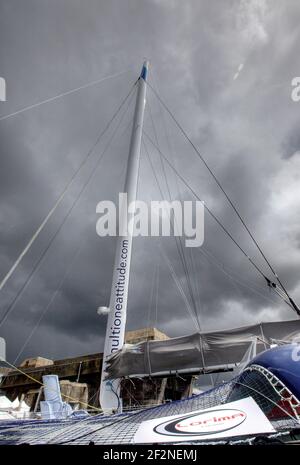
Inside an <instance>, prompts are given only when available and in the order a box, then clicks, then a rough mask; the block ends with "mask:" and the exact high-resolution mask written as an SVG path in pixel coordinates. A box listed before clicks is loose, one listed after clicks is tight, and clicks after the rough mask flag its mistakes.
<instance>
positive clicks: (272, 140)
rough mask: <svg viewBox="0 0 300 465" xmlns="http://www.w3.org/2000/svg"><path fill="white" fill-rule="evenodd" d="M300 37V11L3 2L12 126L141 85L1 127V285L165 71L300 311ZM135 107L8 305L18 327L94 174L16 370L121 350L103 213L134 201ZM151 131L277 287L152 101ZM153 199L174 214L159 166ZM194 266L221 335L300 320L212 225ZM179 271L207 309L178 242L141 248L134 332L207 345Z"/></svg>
mask: <svg viewBox="0 0 300 465" xmlns="http://www.w3.org/2000/svg"><path fill="white" fill-rule="evenodd" d="M299 24H300V5H299V2H298V0H287V1H285V2H283V1H281V0H272V1H268V0H247V1H246V0H225V1H219V0H185V1H184V2H183V1H181V0H177V1H176V0H172V1H171V0H148V1H147V0H109V1H104V0H103V1H102V0H27V1H26V2H24V1H22V0H0V76H2V77H4V78H5V80H6V83H7V101H6V102H0V117H1V116H4V115H7V114H10V113H12V112H15V111H17V110H19V109H21V108H24V107H27V106H30V105H32V104H35V103H38V102H40V101H43V100H45V99H48V98H51V97H53V96H56V95H58V94H61V93H64V92H66V91H68V90H71V89H74V88H77V87H80V86H82V85H84V84H86V83H89V82H92V81H94V80H98V79H100V78H102V77H105V76H109V75H112V74H114V73H119V72H121V71H126V72H125V73H124V74H122V75H121V76H117V77H115V78H111V79H108V80H107V81H105V82H102V83H99V84H97V85H95V86H92V87H89V88H86V89H83V90H81V91H79V92H76V93H73V94H70V95H67V96H65V97H63V98H59V99H57V100H54V101H52V102H50V103H46V104H43V105H40V106H38V107H36V108H33V109H31V110H28V111H25V112H22V113H20V114H18V115H16V116H12V117H10V118H7V119H4V120H1V121H0V141H1V143H0V164H1V165H0V192H1V194H0V273H1V276H4V275H5V273H6V272H7V271H8V269H9V268H10V266H11V265H12V264H13V262H14V260H15V259H16V258H17V256H18V255H19V253H20V252H21V251H22V249H23V248H24V246H25V245H26V243H27V242H28V240H29V239H30V237H31V236H32V234H33V233H34V231H35V230H36V228H37V227H38V226H39V224H40V223H41V222H42V220H43V219H44V217H45V216H46V214H47V213H48V212H49V210H50V209H51V207H52V206H53V205H54V203H55V201H56V200H57V198H58V196H59V195H60V193H61V192H62V190H63V189H64V187H65V185H66V184H67V183H68V181H69V180H70V178H71V177H72V174H73V173H74V172H75V170H76V168H77V167H78V166H79V164H80V162H81V161H82V160H83V158H84V157H85V156H86V154H87V153H88V151H89V149H90V148H91V147H92V146H93V144H94V142H95V140H96V138H97V135H98V134H99V132H100V131H101V130H102V129H103V128H104V126H105V124H106V123H107V121H108V120H109V118H110V117H111V115H112V114H113V112H114V111H115V109H116V108H117V107H118V105H119V104H120V102H121V100H122V99H123V98H124V97H125V95H126V94H127V93H128V91H129V90H130V88H131V86H132V84H133V83H134V81H135V80H136V78H137V76H138V74H139V72H140V68H141V66H142V62H143V59H144V57H147V58H149V59H150V61H151V70H150V77H149V79H150V82H152V85H153V86H155V88H156V89H157V91H158V92H159V94H160V95H161V97H162V98H163V99H164V101H165V102H166V103H167V105H168V106H169V107H170V109H171V110H172V112H173V113H174V114H175V116H176V118H177V119H178V120H179V121H180V122H181V124H182V125H183V127H184V128H185V130H186V131H187V132H188V134H189V135H190V137H191V139H192V140H193V142H194V143H195V144H196V145H197V147H198V148H199V150H200V151H201V153H202V154H203V155H204V156H205V158H206V160H207V161H208V163H209V165H210V166H211V168H212V169H213V170H214V172H215V174H216V175H217V177H218V178H219V180H220V181H221V182H222V184H223V186H224V188H225V190H226V191H227V192H228V194H229V195H230V197H231V198H232V199H233V201H234V202H235V203H236V205H237V207H238V208H239V210H240V212H241V213H242V215H243V217H244V218H245V219H246V221H247V223H248V225H249V227H250V229H251V230H252V231H253V232H254V234H255V236H256V238H257V240H258V242H259V243H260V244H261V246H262V248H263V250H264V251H265V253H266V255H267V257H269V258H270V261H271V262H272V264H273V265H274V267H275V268H276V270H277V272H278V274H279V276H280V277H281V279H282V281H283V282H284V283H285V284H286V286H287V288H288V290H289V292H290V293H291V295H292V296H293V298H294V299H295V300H296V301H298V303H299V302H300V273H299V263H300V232H299V231H300V229H299V228H300V206H299V197H300V182H299V180H300V136H299V114H300V102H299V103H296V102H294V101H292V99H291V91H292V87H291V80H292V78H293V77H295V76H299V75H300V59H299V46H298V44H299V40H300V28H299ZM133 103H134V102H133V101H131V103H130V106H129V108H128V111H127V113H126V114H125V116H124V119H123V120H122V122H121V123H120V128H119V132H118V133H117V135H116V137H115V139H114V140H113V142H112V144H111V146H110V148H109V149H108V150H107V152H106V154H105V156H104V158H103V160H102V162H101V163H100V165H99V166H98V168H97V169H95V168H94V166H95V164H96V163H97V160H98V157H99V156H100V155H101V153H102V150H103V148H104V147H105V144H106V142H107V140H108V137H109V134H107V135H106V137H104V139H103V141H101V143H100V144H99V145H98V146H97V147H96V150H95V151H94V152H93V156H92V157H90V161H89V163H88V164H87V165H86V166H85V167H84V169H83V170H82V172H81V173H80V175H79V176H78V177H77V178H76V182H75V183H74V184H73V186H72V188H71V189H70V191H69V192H68V195H67V197H66V199H65V200H64V202H63V205H61V206H60V207H59V209H58V211H57V212H56V213H55V215H54V217H53V218H52V219H51V221H50V223H49V224H48V225H47V227H46V229H45V231H43V233H42V235H41V236H40V237H39V239H38V240H37V241H36V243H35V244H34V246H33V247H32V249H31V250H30V253H29V254H28V255H27V256H26V258H25V259H24V260H23V262H22V265H21V266H20V267H19V268H18V270H17V271H16V272H15V273H14V275H13V276H12V278H11V279H10V280H9V282H8V283H7V285H6V287H5V288H4V289H3V290H2V292H1V294H0V299H1V300H0V311H1V315H3V314H4V313H5V311H6V308H7V306H8V305H9V303H10V302H11V301H12V299H13V298H14V296H15V295H16V293H17V292H18V291H19V290H20V288H21V287H22V286H23V284H24V282H25V281H26V279H27V278H28V276H29V275H30V273H31V271H32V269H33V266H34V264H35V263H36V261H37V260H38V259H39V257H40V255H41V254H42V253H43V251H44V250H45V248H46V247H47V244H48V243H49V240H50V239H51V237H52V236H53V234H54V233H55V231H56V230H57V229H58V227H59V225H60V224H61V222H62V220H63V218H64V216H65V215H66V213H67V211H68V209H69V208H70V206H71V205H72V202H73V200H74V198H76V196H77V195H78V192H79V191H80V190H81V188H82V185H83V184H84V183H85V181H86V179H87V178H88V177H89V175H90V173H91V172H93V173H94V175H93V177H92V179H91V181H90V183H89V184H88V186H87V188H86V189H85V190H84V192H83V194H82V196H81V197H80V200H79V201H78V202H77V203H76V206H75V207H74V208H73V210H72V213H71V215H70V217H69V218H68V220H67V221H66V222H65V224H64V226H63V227H62V229H61V230H60V232H59V234H58V235H57V237H56V239H55V240H54V241H53V243H52V245H51V247H50V248H49V250H48V251H47V253H46V254H45V255H44V258H43V259H42V261H41V264H40V266H39V267H38V270H37V271H36V272H35V273H34V274H33V276H32V278H31V279H30V281H29V283H28V285H26V287H25V289H24V292H22V293H21V294H20V297H19V298H18V300H17V301H16V304H15V305H14V307H13V309H12V311H11V312H10V314H9V316H8V318H7V320H6V321H5V322H4V324H3V325H2V326H1V327H0V336H3V337H5V339H6V341H7V352H8V359H9V360H11V361H14V359H15V357H16V356H17V354H18V353H19V351H20V349H21V348H22V346H23V344H24V343H25V342H26V341H27V339H28V343H27V344H26V347H25V349H24V350H23V351H22V353H21V355H20V360H21V359H23V358H25V357H26V356H36V355H40V356H44V357H49V358H59V357H67V356H73V355H74V356H75V355H79V354H86V353H93V352H98V351H101V350H102V348H103V336H104V331H105V324H106V317H104V316H98V315H97V314H96V309H97V307H98V306H99V305H108V302H109V295H110V283H111V274H112V264H113V257H114V239H111V238H100V237H98V236H97V235H96V221H97V215H96V205H97V203H98V202H99V201H100V200H104V199H115V197H116V195H117V193H118V192H119V191H122V189H123V184H124V175H125V167H126V159H127V156H128V145H129V136H130V120H131V117H132V111H133ZM149 108H150V109H151V113H152V117H153V120H154V126H155V129H156V130H154V128H153V125H152V120H151V115H150V113H149ZM145 126H146V129H147V131H148V132H149V133H150V134H152V136H153V137H155V135H156V136H157V138H158V141H159V145H160V147H161V150H163V151H164V153H165V154H166V156H168V157H169V158H170V159H172V160H173V162H174V163H175V164H176V166H177V168H178V169H179V171H180V173H181V174H182V175H183V176H184V177H185V178H186V179H187V180H188V182H189V183H190V185H191V186H192V187H193V188H194V189H195V190H196V191H197V193H198V194H199V195H200V197H201V198H202V199H203V200H205V201H206V203H207V205H208V206H209V207H210V208H211V209H212V210H213V211H214V212H215V213H216V214H217V215H219V217H220V218H221V219H222V221H223V222H224V224H226V227H228V228H229V229H230V231H231V232H232V234H233V235H234V236H235V237H236V238H237V240H238V241H239V243H241V244H242V246H243V247H244V248H245V250H246V251H247V253H249V255H250V256H251V257H253V259H254V260H255V261H256V263H257V264H258V265H259V266H260V267H261V268H262V269H263V270H264V272H265V273H268V276H269V277H271V274H270V272H269V270H268V268H267V267H266V266H265V264H264V262H263V261H262V259H261V257H260V255H259V253H258V252H257V250H256V249H255V248H254V247H253V245H252V243H251V241H250V240H249V237H247V235H246V234H245V232H244V231H243V229H242V228H241V226H240V224H239V222H238V220H237V219H236V217H235V216H234V215H233V213H232V211H231V209H230V207H229V206H228V202H227V201H226V199H225V198H224V196H223V195H222V193H221V192H220V189H219V188H218V187H217V186H216V185H215V184H214V182H213V180H212V179H211V177H210V176H209V173H208V172H207V170H206V169H205V167H204V166H203V165H202V164H201V162H200V160H199V159H198V158H197V156H196V155H195V153H194V152H193V150H192V149H191V147H190V146H189V145H188V144H187V142H186V141H184V139H183V137H182V135H180V133H179V131H178V129H176V127H175V126H174V124H173V123H172V122H171V120H170V117H169V116H168V115H167V113H166V112H164V111H163V109H162V108H161V106H160V105H159V103H158V101H157V99H156V98H155V96H154V95H153V93H151V92H150V90H149V91H148V106H147V110H146V120H145ZM148 150H149V153H150V156H151V159H152V161H153V165H154V167H155V171H156V174H157V177H158V179H159V181H160V185H161V188H162V190H163V193H164V197H165V198H168V197H167V191H168V190H167V187H166V183H165V179H164V176H163V169H162V166H161V164H160V160H159V157H158V155H157V153H156V152H155V151H154V150H153V149H151V146H150V145H149V146H148ZM165 170H166V177H167V179H168V183H169V188H170V191H171V196H172V198H173V199H176V198H182V199H186V200H188V199H192V197H191V194H190V193H189V192H188V191H187V189H186V187H184V185H182V184H181V183H180V181H178V183H177V182H176V180H175V178H174V174H173V173H172V172H171V171H170V169H169V168H168V167H167V166H166V167H165ZM139 198H140V199H145V200H150V199H153V200H154V199H155V200H159V199H160V192H159V190H158V188H157V186H156V181H155V178H154V175H153V173H152V171H151V167H150V165H149V161H148V159H147V156H146V154H145V153H144V151H143V153H142V159H141V169H140V179H139ZM160 249H161V250H162V251H163V252H160ZM185 253H186V260H187V267H188V271H189V279H190V286H191V289H192V294H193V298H194V300H195V303H196V306H197V310H198V312H199V318H200V322H201V328H202V329H203V330H215V329H223V328H229V327H234V326H240V325H245V324H253V323H256V322H258V321H272V320H274V321H275V320H278V319H293V318H295V317H296V315H295V313H294V312H293V311H292V310H291V309H290V308H288V307H287V306H286V305H285V304H284V303H283V302H282V301H281V300H280V299H278V298H277V297H276V296H275V295H274V294H271V293H270V292H269V290H268V289H266V286H265V282H264V281H263V279H262V278H261V276H260V275H259V274H258V273H257V272H256V271H255V270H254V269H253V268H251V266H250V264H249V263H248V261H247V260H246V259H245V258H244V257H243V255H242V254H241V253H240V251H239V250H238V249H237V248H236V247H235V246H234V245H233V244H232V243H231V242H230V240H229V239H228V238H227V237H226V236H225V235H224V233H223V232H222V231H221V230H220V228H219V227H218V226H217V225H216V224H214V222H213V221H212V220H211V219H210V218H209V217H208V216H206V217H205V241H204V246H203V247H202V248H200V249H199V250H196V249H190V250H186V251H185ZM164 254H165V255H164ZM166 256H167V257H168V259H166ZM168 260H169V261H170V263H171V264H172V266H173V267H174V270H175V271H176V275H177V277H178V279H179V280H180V282H181V283H182V284H181V285H182V287H183V289H184V291H185V293H186V294H187V296H188V298H189V299H190V300H191V297H190V292H189V287H188V283H187V280H186V276H185V273H184V271H183V268H182V265H181V262H180V259H179V256H178V253H177V249H176V245H175V242H174V239H173V238H162V239H159V240H158V239H151V238H143V239H141V238H139V239H137V240H136V241H135V242H134V251H133V260H132V273H131V281H130V295H129V303H128V322H127V327H128V329H137V328H140V327H145V326H148V325H155V326H157V327H158V328H159V329H161V330H163V331H165V332H166V333H167V334H168V335H170V336H180V335H185V334H188V333H192V332H194V331H195V330H196V328H195V326H194V323H193V321H192V319H191V318H190V316H189V314H188V312H187V310H186V308H185V303H184V301H183V299H182V297H181V295H180V292H179V290H178V288H177V286H176V283H175V282H174V280H173V278H172V275H171V273H170V270H169V268H168V266H167V261H168ZM58 288H59V290H58V292H56V291H57V289H58ZM55 293H56V294H55ZM53 296H54V297H53ZM51 299H52V303H51V305H50V306H49V302H50V301H51ZM47 306H49V309H48V310H47V312H46V313H45V315H44V317H43V318H42V319H41V321H40V324H39V326H38V328H37V329H36V330H34V328H35V326H36V324H37V322H38V321H39V319H40V318H41V315H43V312H44V309H45V308H46V307H47ZM31 334H32V336H31V337H29V336H30V335H31Z"/></svg>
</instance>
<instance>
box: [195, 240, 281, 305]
mask: <svg viewBox="0 0 300 465" xmlns="http://www.w3.org/2000/svg"><path fill="white" fill-rule="evenodd" d="M197 250H198V252H199V253H201V254H202V255H203V256H204V257H205V258H206V260H207V261H208V262H209V263H210V264H212V265H214V266H216V267H217V268H218V269H219V270H220V271H221V272H222V273H223V274H224V275H225V276H227V277H228V278H229V279H231V280H232V281H235V282H236V283H238V284H239V285H240V286H243V287H245V288H247V289H248V290H250V291H252V292H253V293H255V294H257V295H259V296H260V297H262V298H263V299H265V300H268V301H270V302H272V303H273V304H274V303H275V300H273V299H271V298H270V297H267V296H266V295H264V294H262V293H261V292H260V291H259V290H258V289H255V287H251V286H249V283H245V282H243V281H241V280H240V279H238V278H237V277H236V276H234V275H233V274H232V271H231V272H229V271H228V269H226V268H225V266H224V265H223V264H222V263H218V261H217V260H216V259H215V257H214V256H213V255H212V254H211V253H210V252H208V250H207V249H205V248H204V247H201V248H199V249H197ZM210 255H212V257H213V258H214V259H212V257H211V256H210ZM259 289H265V288H259Z"/></svg>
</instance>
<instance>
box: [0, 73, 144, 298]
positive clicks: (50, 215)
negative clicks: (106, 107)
mask: <svg viewBox="0 0 300 465" xmlns="http://www.w3.org/2000/svg"><path fill="white" fill-rule="evenodd" d="M135 85H136V82H135V83H134V84H133V86H132V87H131V89H130V92H129V93H128V94H127V95H126V97H125V98H124V99H123V100H122V102H121V104H120V105H119V107H118V108H117V110H116V111H115V112H114V114H113V116H112V117H111V118H110V120H109V121H108V123H107V124H106V125H105V127H104V129H103V130H102V131H101V132H100V134H99V135H98V137H97V139H96V140H95V142H94V143H93V145H92V146H91V148H90V149H89V150H88V152H87V154H86V156H85V157H84V158H83V160H82V161H81V163H80V164H79V166H78V168H77V169H76V170H75V172H74V173H73V175H72V177H71V179H70V180H69V182H68V183H67V185H66V186H65V188H64V190H63V191H62V193H61V194H60V196H59V198H58V199H57V201H56V202H55V204H54V206H53V207H52V208H51V210H50V211H49V213H48V214H47V216H46V217H45V219H44V220H43V221H42V223H41V224H40V226H39V227H38V229H37V230H36V231H35V233H34V234H33V236H32V237H31V239H30V240H29V242H28V243H27V245H26V246H25V248H24V249H23V250H22V252H21V253H20V255H19V256H18V258H17V260H16V261H15V262H14V264H13V265H12V267H11V268H10V269H9V271H8V272H7V273H6V275H5V276H4V278H3V279H2V280H1V282H0V291H1V290H2V289H3V287H4V286H5V284H6V283H7V281H8V280H9V278H10V277H11V276H12V274H13V273H14V271H15V270H16V268H17V267H18V266H19V264H20V263H21V261H22V259H23V258H24V257H25V255H26V254H27V252H28V251H29V249H30V248H31V246H32V245H33V243H34V242H35V240H36V239H37V237H38V236H39V235H40V233H41V232H42V231H43V229H44V227H45V226H46V224H47V223H48V221H49V220H50V218H51V217H52V216H53V214H54V212H55V211H56V210H57V208H58V206H59V205H60V204H61V203H62V201H63V199H64V198H65V196H66V194H67V191H68V190H69V188H70V187H71V185H72V184H73V183H74V181H75V179H76V177H77V175H78V173H79V172H80V171H81V169H82V168H83V167H84V165H86V163H87V161H88V160H89V158H90V156H91V155H92V154H93V152H94V150H95V148H96V146H97V145H98V143H99V142H100V140H101V139H102V137H103V136H104V134H105V133H106V132H107V131H108V129H109V128H110V126H111V124H112V123H113V121H114V120H115V118H116V117H117V115H118V114H119V112H120V110H121V109H122V107H123V105H124V104H125V102H126V101H127V100H128V99H129V97H130V95H131V93H132V92H133V90H134V88H135Z"/></svg>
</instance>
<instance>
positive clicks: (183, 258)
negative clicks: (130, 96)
mask: <svg viewBox="0 0 300 465" xmlns="http://www.w3.org/2000/svg"><path fill="white" fill-rule="evenodd" d="M148 108H149V114H150V119H151V122H152V126H153V130H154V135H155V140H156V143H157V146H158V147H159V142H158V137H157V131H156V128H155V124H154V119H153V116H152V111H151V105H150V102H148ZM159 158H160V162H161V166H162V172H163V175H164V179H165V183H166V186H167V191H168V195H169V200H170V202H171V201H172V196H171V190H170V185H169V182H168V178H167V174H166V169H165V165H164V161H163V158H162V156H161V155H160V153H159ZM162 198H164V197H162ZM175 222H176V224H177V218H176V216H175ZM170 224H171V218H170ZM174 239H175V242H176V247H177V251H178V254H179V257H180V259H181V263H182V267H183V271H184V273H185V278H186V283H187V286H188V291H189V294H190V298H191V301H192V304H193V307H194V312H195V315H196V318H197V319H199V317H198V311H197V303H196V299H195V297H194V293H193V288H192V284H191V279H190V275H191V273H190V272H189V268H188V263H187V258H186V256H185V253H184V247H183V244H182V241H181V238H180V237H177V236H175V235H174ZM199 324H200V323H199Z"/></svg>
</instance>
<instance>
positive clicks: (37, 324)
mask: <svg viewBox="0 0 300 465" xmlns="http://www.w3.org/2000/svg"><path fill="white" fill-rule="evenodd" d="M83 245H84V242H82V243H81V245H80V247H79V249H78V250H77V251H76V253H75V254H74V256H73V257H72V260H71V263H70V264H69V266H68V267H67V270H66V271H65V273H64V275H63V277H62V279H61V281H60V283H59V285H58V287H57V289H56V291H55V292H54V293H53V294H52V296H51V299H50V300H49V302H48V304H47V305H46V306H45V307H44V309H43V311H42V313H41V315H40V316H39V318H38V320H37V322H36V324H35V326H34V327H33V328H32V330H31V332H30V334H29V335H28V337H27V338H26V340H25V342H24V344H23V345H22V347H21V349H20V350H19V352H18V355H17V356H16V358H15V360H14V365H16V364H17V361H18V360H19V358H20V357H21V355H22V353H23V352H24V350H25V349H26V347H27V345H28V344H29V342H30V340H31V338H32V337H33V335H34V333H35V332H36V330H37V329H38V327H39V326H40V324H41V322H42V320H43V318H44V316H45V315H46V313H47V311H48V310H49V308H50V307H51V305H52V304H53V302H54V301H55V299H56V297H57V296H58V294H59V292H60V290H61V289H62V287H63V285H64V283H65V280H66V279H67V277H68V276H69V274H70V271H72V270H73V265H74V263H75V261H76V259H77V257H78V256H79V254H80V252H81V250H82V248H83Z"/></svg>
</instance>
